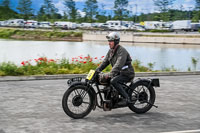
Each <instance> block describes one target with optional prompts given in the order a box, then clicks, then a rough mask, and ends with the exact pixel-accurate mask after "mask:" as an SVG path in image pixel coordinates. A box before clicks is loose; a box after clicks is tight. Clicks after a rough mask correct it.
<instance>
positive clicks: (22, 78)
mask: <svg viewBox="0 0 200 133" xmlns="http://www.w3.org/2000/svg"><path fill="white" fill-rule="evenodd" d="M186 75H200V71H193V72H139V73H136V75H135V76H136V77H156V76H186ZM85 76H86V74H64V75H45V76H0V82H6V81H30V80H58V79H69V78H74V77H85Z"/></svg>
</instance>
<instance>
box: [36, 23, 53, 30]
mask: <svg viewBox="0 0 200 133" xmlns="http://www.w3.org/2000/svg"><path fill="white" fill-rule="evenodd" d="M38 28H45V29H50V28H51V23H50V22H38Z"/></svg>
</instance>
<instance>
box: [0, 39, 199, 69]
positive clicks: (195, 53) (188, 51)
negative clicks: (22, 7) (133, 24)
mask: <svg viewBox="0 0 200 133" xmlns="http://www.w3.org/2000/svg"><path fill="white" fill-rule="evenodd" d="M121 45H123V46H124V47H125V48H126V49H127V50H128V51H129V53H130V54H131V57H132V59H133V60H135V59H138V60H140V61H141V62H142V65H144V66H147V64H148V63H154V64H155V65H154V70H162V69H164V68H170V67H171V66H172V65H173V66H174V68H176V69H178V70H179V71H187V70H188V68H189V67H190V68H191V69H193V64H192V57H194V58H195V59H200V46H197V45H194V46H192V45H180V44H179V45H175V44H170V45H167V44H124V43H123V44H121ZM108 50H109V46H108V43H107V42H65V41H21V40H5V39H0V63H2V62H9V61H10V62H13V63H15V64H17V65H21V62H22V61H26V60H30V59H32V60H33V59H37V58H39V57H43V56H45V57H47V58H51V59H61V58H67V59H69V60H71V58H73V57H77V56H87V55H90V56H92V57H98V58H100V57H102V56H105V55H106V53H107V51H108ZM197 70H200V63H197Z"/></svg>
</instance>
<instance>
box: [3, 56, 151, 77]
mask: <svg viewBox="0 0 200 133" xmlns="http://www.w3.org/2000/svg"><path fill="white" fill-rule="evenodd" d="M103 58H104V56H102V57H101V58H97V57H95V58H92V57H90V56H87V57H82V56H79V57H75V58H72V59H71V60H68V59H61V60H59V59H47V58H46V57H41V58H38V59H34V60H29V61H22V62H21V65H20V66H17V65H15V64H13V63H10V62H8V63H2V64H0V76H20V75H53V74H86V73H88V72H89V70H91V69H93V70H95V69H96V68H97V67H98V66H99V65H100V63H101V62H102V60H103ZM33 64H34V65H33ZM132 65H133V67H134V68H135V71H136V72H149V71H152V68H153V66H151V68H148V67H145V66H142V65H141V62H140V61H139V60H135V61H133V64H132ZM111 69H112V67H111V66H108V67H107V68H106V69H105V70H104V72H110V71H111Z"/></svg>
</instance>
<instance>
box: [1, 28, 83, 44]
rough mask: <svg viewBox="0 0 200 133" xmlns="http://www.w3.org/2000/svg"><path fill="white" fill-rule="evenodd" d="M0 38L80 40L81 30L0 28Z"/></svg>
mask: <svg viewBox="0 0 200 133" xmlns="http://www.w3.org/2000/svg"><path fill="white" fill-rule="evenodd" d="M0 38H4V39H18V40H50V41H74V42H81V41H82V32H74V31H69V32H61V31H40V30H21V29H5V28H3V29H0Z"/></svg>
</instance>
